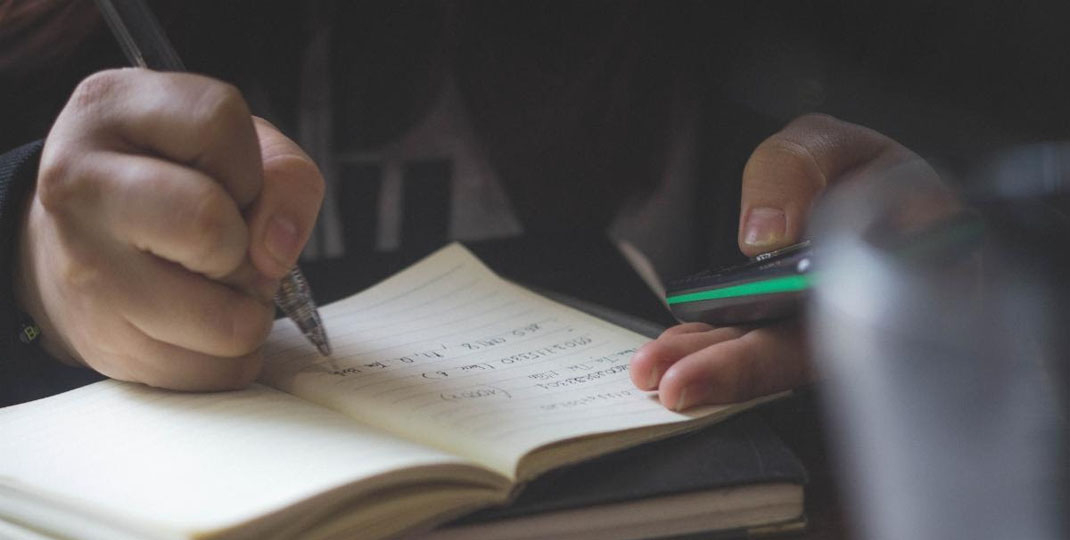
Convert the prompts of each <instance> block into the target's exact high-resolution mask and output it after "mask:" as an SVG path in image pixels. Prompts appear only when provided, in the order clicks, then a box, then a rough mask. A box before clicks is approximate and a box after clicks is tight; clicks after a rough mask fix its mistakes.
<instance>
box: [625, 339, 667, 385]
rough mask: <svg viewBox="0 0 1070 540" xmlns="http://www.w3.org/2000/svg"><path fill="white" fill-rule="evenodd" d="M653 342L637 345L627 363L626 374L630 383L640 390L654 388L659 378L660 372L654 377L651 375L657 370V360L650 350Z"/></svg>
mask: <svg viewBox="0 0 1070 540" xmlns="http://www.w3.org/2000/svg"><path fill="white" fill-rule="evenodd" d="M653 344H654V342H653V341H651V342H648V343H646V344H644V345H643V346H641V347H639V349H638V350H636V351H635V354H634V355H632V360H631V362H630V363H629V364H628V375H629V376H630V377H631V379H632V384H634V385H635V387H636V388H638V389H640V390H655V389H657V387H658V385H657V380H658V379H660V373H658V374H657V377H655V378H652V377H651V376H652V374H654V373H656V371H657V367H656V366H657V362H656V361H655V357H654V356H653V355H652V354H651V350H650V349H651V347H652V346H653Z"/></svg>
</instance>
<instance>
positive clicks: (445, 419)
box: [263, 244, 693, 475]
mask: <svg viewBox="0 0 1070 540" xmlns="http://www.w3.org/2000/svg"><path fill="white" fill-rule="evenodd" d="M320 313H321V315H322V316H323V317H324V322H325V324H326V325H327V329H328V331H329V333H330V338H331V343H332V346H333V348H334V355H333V356H332V357H331V358H329V359H328V358H322V357H320V356H319V355H317V354H316V353H315V350H314V349H313V348H312V347H310V346H309V345H308V344H307V343H306V342H305V339H304V337H302V336H301V335H300V333H298V331H297V330H296V328H294V327H293V325H292V323H290V322H289V321H285V320H283V321H279V322H277V323H276V326H275V328H274V330H273V332H272V334H271V337H270V338H269V340H268V344H267V346H266V347H265V357H266V366H265V373H264V376H263V380H264V381H265V382H266V383H267V384H270V385H272V386H275V387H277V388H280V389H282V390H284V391H286V392H290V393H293V394H295V395H298V396H300V397H302V398H305V399H308V400H310V401H314V402H317V403H320V404H322V405H324V406H327V407H330V408H333V409H336V410H339V411H342V412H344V413H345V414H347V415H350V416H352V417H355V418H358V419H360V420H362V421H364V422H367V423H370V424H373V425H377V426H379V427H381V428H382V429H385V430H391V431H394V432H396V433H399V434H401V435H403V436H405V437H407V438H410V439H412V440H417V441H420V442H423V443H425V444H433V445H437V446H439V447H441V448H444V449H447V450H449V451H452V452H456V453H459V454H461V455H465V456H467V457H471V458H473V459H477V460H479V461H481V462H483V463H484V464H486V465H488V466H490V467H493V468H495V469H497V470H499V471H500V472H502V473H503V474H507V475H511V474H512V473H513V470H514V467H515V466H516V463H517V461H518V460H519V458H520V457H521V456H522V455H523V454H524V453H526V452H528V451H529V450H531V449H533V448H535V447H538V446H541V445H543V444H546V443H549V442H553V441H558V440H563V439H568V438H572V437H577V436H582V435H588V434H595V433H602V432H607V431H615V430H621V429H627V428H634V427H640V426H646V425H652V424H663V423H671V422H677V421H683V420H688V419H691V418H692V417H693V414H689V415H684V414H679V413H674V412H671V411H668V410H666V409H665V408H664V407H662V406H661V405H660V404H659V403H658V402H657V401H656V400H655V399H654V398H653V397H652V396H650V395H648V394H647V393H645V392H642V391H640V390H637V389H636V388H635V386H634V385H633V384H632V383H631V381H630V379H629V377H628V363H629V361H630V359H631V357H632V354H633V353H634V352H635V350H636V348H637V347H639V346H640V345H642V344H643V343H645V342H646V341H648V339H647V338H645V337H643V336H640V335H639V334H635V333H633V332H630V331H628V330H625V329H623V328H620V327H617V326H614V325H611V324H609V323H606V322H604V321H602V320H600V319H596V318H594V317H591V316H589V315H586V314H584V313H582V312H579V311H577V310H574V309H572V308H569V307H566V306H564V305H561V304H558V303H556V302H552V301H550V300H548V299H546V298H544V297H542V296H538V295H536V294H534V293H531V292H529V291H527V290H526V289H524V288H522V287H519V286H517V285H515V284H512V283H509V282H507V281H505V280H503V279H501V278H500V277H498V276H497V275H495V274H494V273H493V272H491V271H490V270H489V269H488V268H487V267H486V266H484V265H483V264H482V263H481V262H480V261H479V260H478V259H477V258H475V257H474V256H473V255H472V254H471V253H470V252H468V250H466V249H465V248H463V247H462V246H460V245H458V244H454V245H451V246H448V247H446V248H443V249H442V250H440V251H438V252H436V253H435V254H433V255H431V256H430V257H428V258H426V259H424V260H423V261H421V262H420V263H418V264H416V265H414V266H412V267H410V268H409V269H407V270H405V271H403V272H401V273H400V274H397V275H395V276H394V277H392V278H390V279H388V280H386V281H384V282H383V283H381V284H379V285H377V286H375V287H373V288H371V289H368V290H367V291H364V292H362V293H360V294H357V295H355V296H351V297H349V298H347V299H345V300H341V301H339V302H335V303H333V304H330V305H328V306H325V307H323V308H321V310H320Z"/></svg>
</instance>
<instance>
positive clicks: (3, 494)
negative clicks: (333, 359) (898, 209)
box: [0, 381, 489, 538]
mask: <svg viewBox="0 0 1070 540" xmlns="http://www.w3.org/2000/svg"><path fill="white" fill-rule="evenodd" d="M0 433H3V437H0V516H6V517H5V519H13V520H15V521H17V522H22V523H24V524H27V525H28V526H31V527H36V528H37V529H38V530H41V531H48V532H49V533H50V534H54V535H56V536H57V537H68V536H69V537H80V538H88V537H94V538H119V537H121V536H120V533H119V532H118V531H113V532H110V533H100V534H96V535H94V534H93V533H92V532H91V531H90V530H89V528H90V526H92V525H93V524H94V523H97V524H98V526H104V524H108V526H110V527H113V528H119V529H123V528H125V529H126V531H127V532H128V535H129V536H131V537H135V538H155V537H187V536H197V535H199V534H203V533H210V532H213V531H218V530H221V529H224V528H226V527H229V526H232V525H236V524H239V523H242V522H244V521H247V520H249V519H251V518H254V517H258V516H262V515H265V514H267V513H270V512H272V511H276V510H279V509H282V508H285V507H287V506H289V505H290V504H293V503H295V502H298V501H300V500H302V499H304V498H307V497H311V496H314V495H317V494H321V493H325V492H328V491H329V490H331V489H333V488H336V487H339V486H343V485H345V484H348V483H350V482H356V481H358V480H361V479H370V478H375V477H376V476H378V475H382V474H384V473H388V472H390V471H394V470H396V469H401V468H406V467H420V468H421V469H422V470H423V474H424V475H426V476H427V478H428V481H429V482H433V481H435V480H437V481H440V482H441V481H443V480H445V479H453V478H457V476H458V473H457V471H456V470H452V469H455V468H456V467H454V465H455V464H458V463H460V462H461V460H460V458H456V457H453V456H450V455H444V454H442V453H441V452H438V451H435V450H433V449H430V448H425V447H423V446H419V445H415V444H411V443H408V442H405V441H401V440H398V439H396V438H394V437H390V436H387V435H386V434H383V433H379V432H377V431H374V430H372V429H370V428H367V427H364V426H361V425H359V424H356V423H354V422H353V421H352V420H351V419H349V418H346V417H344V416H342V415H340V414H338V413H335V412H332V411H328V410H325V409H323V408H321V407H316V406H315V405H312V404H309V403H307V402H304V401H302V400H300V399H297V398H295V397H293V396H288V395H286V394H283V393H281V392H277V391H275V390H272V389H270V388H266V387H264V386H260V385H254V386H253V387H252V388H249V389H247V390H243V391H240V392H222V393H212V394H187V393H179V392H167V391H161V390H155V389H151V388H147V387H145V386H141V385H136V384H129V383H121V382H117V381H103V382H99V383H95V384H92V385H89V386H86V387H83V388H79V389H77V390H72V391H70V392H66V393H63V394H59V395H56V396H53V397H50V398H46V399H43V400H39V401H34V402H30V403H25V404H22V405H15V406H12V407H7V408H4V409H2V410H0ZM431 465H441V466H448V467H449V468H450V469H451V471H445V470H443V471H440V472H437V473H432V472H430V470H429V469H427V467H428V466H431ZM468 474H469V475H471V474H473V473H468ZM486 480H487V481H488V482H489V478H488V479H486ZM361 487H364V489H368V490H371V489H373V488H376V487H382V481H375V482H371V483H370V484H369V485H367V486H366V487H365V486H358V487H357V488H355V491H354V492H355V493H356V492H359V489H361ZM35 501H36V504H37V506H33V504H35ZM318 509H319V510H321V511H326V510H330V507H329V506H324V507H322V508H318ZM31 510H32V511H31ZM313 510H317V508H313ZM68 511H69V513H68ZM302 516H312V517H314V516H315V512H304V513H302ZM34 519H37V521H38V522H34V521H33V520H34ZM24 520H29V521H24ZM299 522H300V519H296V518H294V517H293V516H291V517H289V518H288V519H287V520H285V521H284V522H283V523H278V524H276V527H275V529H276V530H281V527H283V526H285V525H292V524H295V523H299ZM256 536H257V537H267V535H266V534H258V535H256Z"/></svg>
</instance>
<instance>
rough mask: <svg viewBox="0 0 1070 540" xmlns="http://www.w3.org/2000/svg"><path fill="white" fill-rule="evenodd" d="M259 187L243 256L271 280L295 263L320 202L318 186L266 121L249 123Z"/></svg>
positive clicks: (306, 163) (309, 166)
mask: <svg viewBox="0 0 1070 540" xmlns="http://www.w3.org/2000/svg"><path fill="white" fill-rule="evenodd" d="M254 123H255V126H256V133H257V137H258V138H259V139H260V151H261V155H262V158H263V166H264V187H263V189H262V190H261V192H260V196H259V197H258V198H257V200H256V201H255V202H254V203H253V206H252V207H251V208H250V210H249V212H248V214H247V216H246V219H247V220H248V223H249V232H250V238H251V243H250V246H249V256H250V259H252V261H253V265H254V266H255V267H256V269H257V270H258V271H260V273H261V274H263V275H264V276H265V277H267V278H269V279H273V280H277V279H279V278H281V277H282V276H284V275H285V274H286V273H287V272H289V271H290V269H291V268H292V267H293V266H294V265H295V264H297V258H298V256H299V255H300V254H301V250H302V249H303V248H304V246H305V243H306V242H307V241H308V237H309V235H310V234H311V233H312V228H313V226H314V225H315V223H316V216H317V215H318V214H319V209H320V205H321V204H322V203H323V194H324V189H325V188H324V181H323V176H322V175H321V174H320V171H319V168H318V167H316V164H315V163H314V162H313V161H312V159H311V158H309V157H308V154H305V152H304V151H303V150H301V147H299V146H298V145H297V143H295V142H293V141H291V140H290V139H289V138H287V137H286V136H285V135H283V134H282V133H281V132H279V131H278V130H277V129H275V127H274V126H272V125H271V124H270V123H268V122H267V121H266V120H263V119H260V118H255V119H254Z"/></svg>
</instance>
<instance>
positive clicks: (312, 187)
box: [264, 153, 327, 201]
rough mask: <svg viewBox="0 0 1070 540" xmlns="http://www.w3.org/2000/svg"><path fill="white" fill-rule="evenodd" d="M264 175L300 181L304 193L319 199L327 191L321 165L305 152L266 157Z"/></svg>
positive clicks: (321, 198)
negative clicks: (304, 153) (320, 168)
mask: <svg viewBox="0 0 1070 540" xmlns="http://www.w3.org/2000/svg"><path fill="white" fill-rule="evenodd" d="M264 175H265V176H273V177H278V178H284V179H286V180H287V181H290V182H296V183H299V184H300V185H301V191H302V193H304V194H306V195H307V196H310V197H312V198H315V200H317V201H320V200H323V197H324V195H325V193H326V189H327V186H326V184H325V182H324V180H323V175H322V174H321V173H320V170H319V167H318V166H317V165H316V163H315V162H314V161H312V159H311V158H309V157H308V156H306V155H303V154H299V153H287V154H282V155H279V156H273V157H270V158H268V159H266V160H265V162H264Z"/></svg>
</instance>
